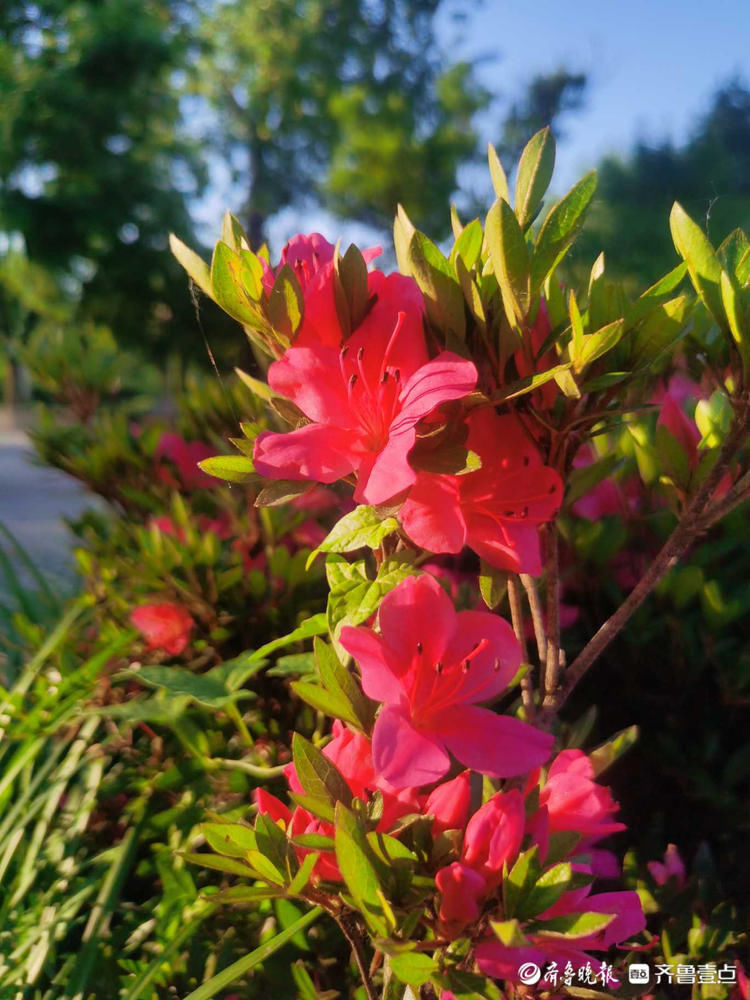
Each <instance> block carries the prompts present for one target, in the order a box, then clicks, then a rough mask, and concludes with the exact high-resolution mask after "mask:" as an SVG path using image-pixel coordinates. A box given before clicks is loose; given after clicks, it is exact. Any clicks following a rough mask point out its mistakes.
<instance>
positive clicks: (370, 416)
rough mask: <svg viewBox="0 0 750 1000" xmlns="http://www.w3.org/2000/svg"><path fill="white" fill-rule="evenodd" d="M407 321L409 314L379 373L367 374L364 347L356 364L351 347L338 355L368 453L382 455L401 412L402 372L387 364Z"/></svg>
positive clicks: (397, 329)
mask: <svg viewBox="0 0 750 1000" xmlns="http://www.w3.org/2000/svg"><path fill="white" fill-rule="evenodd" d="M405 319H406V313H403V312H400V313H399V314H398V319H397V320H396V325H395V327H394V328H393V333H392V334H391V337H390V339H389V341H388V344H387V346H386V349H385V352H384V353H383V359H382V361H381V363H380V368H379V370H378V371H377V372H376V371H375V369H374V368H372V367H371V368H370V370H369V373H368V369H367V368H366V367H365V349H364V347H360V348H359V349H358V350H357V353H356V355H355V356H354V362H353V363H352V360H351V352H350V350H349V345H348V344H345V345H344V346H343V347H342V348H341V351H340V353H339V370H340V372H341V378H342V379H343V380H344V383H345V384H346V394H347V399H348V400H349V409H350V411H351V413H352V414H353V416H354V417H355V419H356V420H357V422H358V424H359V426H360V429H361V432H362V438H363V440H362V444H363V445H364V448H365V450H367V451H380V450H381V449H382V448H383V447H384V446H385V444H386V442H387V441H388V434H389V431H390V427H391V425H392V423H393V421H394V419H395V417H396V415H397V414H398V412H399V410H400V409H401V399H400V396H401V372H400V370H399V369H398V368H394V367H393V366H391V365H389V364H388V361H389V359H390V355H391V353H392V351H393V346H394V344H395V343H396V340H397V339H398V336H399V334H400V332H401V330H402V329H403V326H404V320H405ZM373 376H375V377H373Z"/></svg>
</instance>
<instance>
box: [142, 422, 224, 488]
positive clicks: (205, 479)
mask: <svg viewBox="0 0 750 1000" xmlns="http://www.w3.org/2000/svg"><path fill="white" fill-rule="evenodd" d="M215 454H216V450H215V449H214V448H212V447H211V445H208V444H205V442H203V441H186V440H185V439H184V438H183V437H180V435H179V434H162V436H161V438H160V439H159V443H158V445H157V446H156V451H155V452H154V458H156V459H157V460H159V459H164V458H166V459H169V461H170V462H172V464H173V465H175V466H176V468H177V472H178V473H179V477H180V481H181V484H182V486H183V487H184V488H185V489H186V490H199V489H210V488H211V487H213V486H215V485H216V480H215V479H214V478H213V477H212V476H209V475H208V474H207V473H205V472H203V471H202V470H201V469H199V468H198V462H202V461H203V459H204V458H211V456H212V455H215ZM158 474H159V476H160V478H161V479H162V480H164V481H165V482H166V483H167V484H168V485H175V484H173V483H172V482H170V479H171V477H170V476H169V472H168V470H167V469H166V468H165V467H164V465H163V463H162V465H161V467H160V468H159V470H158ZM177 485H179V484H177Z"/></svg>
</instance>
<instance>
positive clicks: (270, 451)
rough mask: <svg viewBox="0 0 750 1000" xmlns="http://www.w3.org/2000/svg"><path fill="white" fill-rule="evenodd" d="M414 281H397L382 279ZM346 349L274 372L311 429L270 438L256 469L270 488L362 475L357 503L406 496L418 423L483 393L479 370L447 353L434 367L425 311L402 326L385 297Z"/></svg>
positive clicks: (306, 354)
mask: <svg viewBox="0 0 750 1000" xmlns="http://www.w3.org/2000/svg"><path fill="white" fill-rule="evenodd" d="M392 278H399V279H400V281H404V280H406V279H403V278H401V276H398V275H393V276H391V278H386V279H384V282H383V283H384V284H385V283H387V282H389V281H391V280H392ZM383 302H384V303H385V305H383V306H381V308H380V309H379V308H378V306H379V305H380V299H378V301H377V302H376V303H375V305H374V306H373V308H372V309H371V310H370V312H369V313H368V315H367V317H366V318H365V320H364V322H363V323H362V324H361V325H360V326H359V327H358V329H357V330H356V332H355V333H354V334H353V335H352V336H351V337H350V338H349V339H348V340H347V342H346V344H345V345H344V346H343V347H342V348H340V349H339V348H338V347H337V346H336V347H333V346H329V345H328V344H325V343H320V342H317V343H312V346H297V345H298V344H302V343H303V339H302V338H301V337H300V338H298V340H297V342H296V344H295V346H294V347H292V348H290V350H288V351H287V352H286V353H285V354H284V356H283V357H282V358H281V359H280V360H279V361H276V362H274V363H273V364H272V365H271V367H270V368H269V372H268V382H269V385H270V386H271V388H272V389H273V390H274V391H275V392H277V393H279V394H280V395H282V396H286V397H287V399H290V400H292V401H293V402H294V403H296V404H297V406H298V407H299V408H300V409H301V410H302V412H303V413H304V414H305V416H306V417H307V418H308V419H309V420H310V421H311V423H309V424H307V425H306V426H304V427H300V428H298V429H297V430H294V431H291V432H290V433H288V434H274V433H271V432H265V433H263V434H260V435H259V436H258V438H257V439H256V442H255V449H254V460H255V468H256V469H257V471H258V472H259V473H260V474H261V475H262V476H267V477H269V478H272V479H292V480H305V479H312V480H315V481H317V482H321V483H332V482H335V481H336V480H337V479H341V478H343V477H344V476H348V475H350V474H351V473H356V475H357V488H356V491H355V494H354V495H355V499H356V500H357V501H359V502H362V501H364V502H367V503H382V502H384V501H385V500H388V499H390V498H391V497H393V496H395V495H396V494H397V493H400V492H402V491H403V490H405V489H408V487H409V486H411V485H412V484H413V483H414V481H415V479H416V473H415V472H414V470H413V469H412V467H411V466H410V465H409V463H408V461H407V455H408V453H409V451H410V450H411V448H412V447H413V445H414V442H415V440H416V425H417V423H418V422H419V421H420V420H421V419H422V418H423V417H425V416H426V415H427V414H428V413H430V412H431V411H432V410H433V409H434V408H435V407H436V406H439V405H440V404H441V403H443V402H447V401H448V400H452V399H460V398H462V397H463V396H465V395H467V393H469V392H471V391H472V389H473V388H474V386H475V385H476V379H477V372H476V368H475V367H474V365H473V364H472V363H471V362H470V361H465V360H463V359H462V358H459V357H458V356H457V355H455V354H452V353H450V352H449V351H443V352H442V353H441V354H439V355H438V356H437V357H436V358H434V359H432V360H431V361H430V360H428V359H427V351H426V347H425V342H424V335H423V332H422V315H421V309H420V310H419V311H415V310H412V311H410V312H399V313H398V315H397V318H396V319H395V322H393V323H390V322H389V323H388V324H386V323H384V322H381V320H383V319H384V318H388V319H389V320H390V318H391V317H390V311H389V309H388V308H387V307H388V303H389V302H390V297H389V296H388V295H385V294H384V298H383Z"/></svg>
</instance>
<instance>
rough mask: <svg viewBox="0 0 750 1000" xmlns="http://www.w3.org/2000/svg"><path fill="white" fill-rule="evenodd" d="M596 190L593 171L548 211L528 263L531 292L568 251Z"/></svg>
mask: <svg viewBox="0 0 750 1000" xmlns="http://www.w3.org/2000/svg"><path fill="white" fill-rule="evenodd" d="M594 191H596V171H594V170H592V171H591V172H590V173H588V174H586V176H585V177H583V178H582V179H581V180H580V181H578V183H577V184H575V185H574V186H573V187H572V188H571V189H570V191H569V192H568V193H567V194H566V195H565V197H564V198H562V199H561V200H560V201H558V203H557V204H556V205H555V206H554V207H553V208H552V209H551V211H550V212H549V214H548V215H547V217H546V219H545V220H544V223H543V224H542V228H541V229H540V231H539V235H538V236H537V240H536V247H535V248H534V255H533V258H532V262H531V287H532V292H536V290H537V289H539V288H541V286H542V285H543V284H544V281H545V279H546V277H547V275H548V274H549V273H550V272H551V271H553V270H554V268H555V267H557V265H558V264H559V263H560V261H561V260H562V258H563V257H564V256H565V254H566V253H567V252H568V250H569V248H570V246H571V244H572V243H573V241H574V240H575V238H576V236H577V235H578V233H579V232H580V230H581V227H582V226H583V222H584V218H585V216H586V211H587V209H588V207H589V203H590V202H591V199H592V197H593V195H594Z"/></svg>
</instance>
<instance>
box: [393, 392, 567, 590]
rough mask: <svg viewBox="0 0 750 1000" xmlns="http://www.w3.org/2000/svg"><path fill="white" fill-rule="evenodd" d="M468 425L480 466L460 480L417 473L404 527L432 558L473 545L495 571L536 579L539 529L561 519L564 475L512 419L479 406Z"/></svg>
mask: <svg viewBox="0 0 750 1000" xmlns="http://www.w3.org/2000/svg"><path fill="white" fill-rule="evenodd" d="M467 423H468V425H469V436H468V441H467V445H468V447H469V448H470V449H471V450H472V451H475V452H476V453H477V454H478V455H479V457H480V458H481V460H482V468H481V469H478V470H477V471H476V472H469V473H467V474H465V475H463V476H445V475H433V474H432V473H426V472H420V473H419V476H418V478H417V482H416V484H415V485H414V486H413V487H412V489H411V491H410V492H409V496H408V497H407V499H406V502H405V503H404V505H403V507H402V508H401V515H400V516H401V523H402V524H403V526H404V529H405V530H406V533H407V534H408V535H409V537H410V538H411V539H412V540H413V541H414V542H416V544H417V545H420V546H421V547H422V548H425V549H428V550H429V551H431V552H460V551H461V549H463V547H464V546H465V545H468V546H469V548H472V549H474V551H475V552H476V553H477V554H478V555H480V556H481V557H482V559H484V560H486V561H487V562H488V563H490V565H492V566H496V567H497V568H498V569H506V570H510V571H511V572H513V573H531V574H538V573H540V572H541V569H542V561H541V554H540V548H539V524H540V523H542V522H543V521H549V520H550V519H552V518H553V517H554V516H555V515H556V513H557V510H558V508H559V506H560V503H561V501H562V492H563V490H562V482H561V480H560V477H559V476H558V474H557V472H555V470H554V469H551V468H549V467H548V466H546V465H543V464H542V460H541V458H540V456H539V453H538V451H537V449H536V447H535V445H534V443H533V441H532V440H531V439H530V437H529V436H528V434H527V433H526V432H525V431H524V428H523V426H522V424H521V423H520V421H519V420H518V419H517V418H516V417H515V416H513V415H506V416H498V415H497V414H496V413H495V411H494V410H493V409H491V408H490V407H481V408H480V409H476V410H473V411H472V412H471V413H470V414H469V416H468V418H467Z"/></svg>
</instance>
